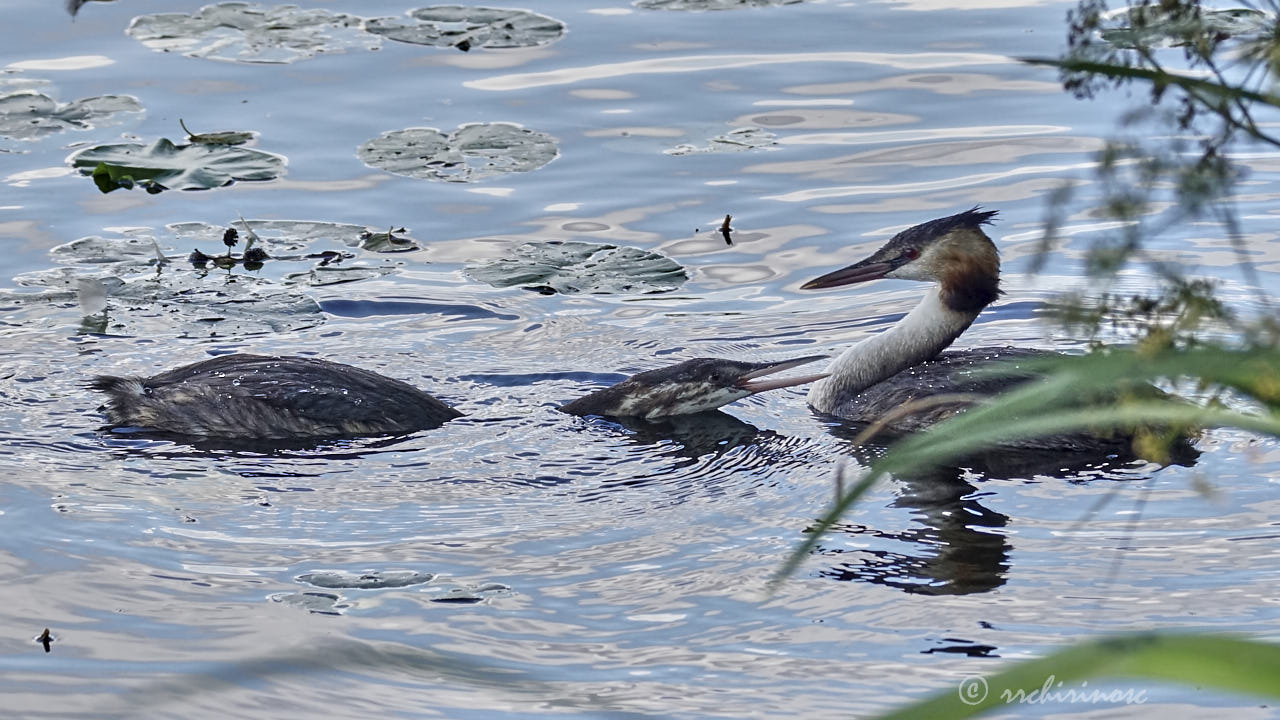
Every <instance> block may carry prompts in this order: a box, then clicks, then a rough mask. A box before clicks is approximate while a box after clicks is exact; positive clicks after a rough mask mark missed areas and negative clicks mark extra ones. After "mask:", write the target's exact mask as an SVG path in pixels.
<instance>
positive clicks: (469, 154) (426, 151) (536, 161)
mask: <svg viewBox="0 0 1280 720" xmlns="http://www.w3.org/2000/svg"><path fill="white" fill-rule="evenodd" d="M559 154H560V151H559V149H558V148H557V147H556V141H555V139H554V138H552V137H551V136H550V135H548V134H546V133H543V132H538V131H537V130H529V129H528V128H523V127H521V126H519V125H514V124H511V123H474V124H469V125H462V126H460V127H459V128H458V129H457V130H454V131H453V132H452V133H448V134H446V133H444V132H442V131H440V130H436V129H435V128H407V129H405V130H392V131H390V132H385V133H383V134H382V135H381V136H379V137H376V138H374V139H373V140H370V141H368V142H366V143H365V144H363V145H361V146H360V147H359V149H357V150H356V155H358V156H359V157H360V159H361V160H363V161H364V163H365V164H366V165H368V166H370V167H375V168H379V169H381V170H386V171H387V172H390V173H395V174H396V175H407V176H409V177H414V178H422V179H424V180H443V181H446V182H476V181H478V180H483V179H485V178H488V177H493V176H495V175H501V174H504V173H513V172H529V171H530V170H537V169H538V168H540V167H542V166H543V165H546V164H547V163H549V162H551V161H552V160H554V159H556V157H557V156H558V155H559Z"/></svg>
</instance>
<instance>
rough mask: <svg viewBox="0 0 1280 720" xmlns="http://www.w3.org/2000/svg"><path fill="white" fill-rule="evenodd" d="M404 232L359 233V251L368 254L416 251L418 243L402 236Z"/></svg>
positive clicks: (401, 230)
mask: <svg viewBox="0 0 1280 720" xmlns="http://www.w3.org/2000/svg"><path fill="white" fill-rule="evenodd" d="M404 232H406V230H405V229H404V228H400V229H399V230H394V229H388V230H387V231H386V232H370V231H368V230H366V231H364V232H362V233H360V249H361V250H368V251H370V252H380V253H396V252H408V251H410V250H418V249H419V248H418V243H416V242H414V241H413V240H412V239H411V238H408V237H406V236H404V235H403V234H401V235H397V234H396V233H404Z"/></svg>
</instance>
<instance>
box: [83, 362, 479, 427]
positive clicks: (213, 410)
mask: <svg viewBox="0 0 1280 720" xmlns="http://www.w3.org/2000/svg"><path fill="white" fill-rule="evenodd" d="M89 387H91V388H92V389H94V390H98V391H100V392H104V393H106V394H107V404H106V410H107V417H108V418H109V419H110V421H111V423H112V424H113V425H116V426H131V427H139V428H146V429H148V430H158V431H161V432H167V433H174V434H177V435H195V436H202V437H220V438H252V439H258V440H283V439H296V438H309V437H317V438H318V437H340V436H344V435H397V434H402V433H410V432H414V431H417V430H425V429H428V428H436V427H440V426H441V425H443V424H444V423H446V422H448V421H450V420H452V419H453V418H456V417H461V415H462V413H460V412H458V411H457V410H454V409H453V408H451V407H449V406H448V405H446V404H444V403H442V402H440V401H439V400H437V399H435V398H434V397H432V396H431V395H428V394H427V393H425V392H423V391H421V390H419V389H418V388H416V387H414V386H412V385H410V384H408V383H405V382H401V381H399V380H393V379H391V378H389V377H386V376H385V375H379V374H378V373H375V372H371V371H369V370H362V369H361V368H358V367H353V366H351V365H343V364H341V363H335V362H329V361H328V360H318V359H315V358H304V357H267V356H263V355H222V356H219V357H215V358H210V359H208V360H201V361H200V362H197V363H192V364H190V365H183V366H182V367H180V368H175V369H173V370H170V371H168V372H163V373H160V374H159V375H153V376H151V377H148V378H141V377H114V376H111V375H99V376H98V377H96V378H94V379H93V381H92V382H91V383H90V384H89Z"/></svg>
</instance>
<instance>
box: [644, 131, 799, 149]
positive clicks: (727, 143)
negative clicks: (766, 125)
mask: <svg viewBox="0 0 1280 720" xmlns="http://www.w3.org/2000/svg"><path fill="white" fill-rule="evenodd" d="M776 138H777V136H775V135H774V134H773V133H771V132H768V131H767V130H762V129H761V128H758V127H742V128H737V129H736V130H730V131H729V132H727V133H725V134H723V135H717V136H715V137H713V138H711V140H710V141H709V142H708V143H707V144H706V145H705V146H703V147H697V146H694V145H677V146H675V147H673V148H671V149H670V150H665V151H664V152H665V153H666V154H668V155H692V154H694V153H712V152H742V151H744V150H759V149H761V148H768V147H772V146H774V145H777V144H778V141H777V139H776Z"/></svg>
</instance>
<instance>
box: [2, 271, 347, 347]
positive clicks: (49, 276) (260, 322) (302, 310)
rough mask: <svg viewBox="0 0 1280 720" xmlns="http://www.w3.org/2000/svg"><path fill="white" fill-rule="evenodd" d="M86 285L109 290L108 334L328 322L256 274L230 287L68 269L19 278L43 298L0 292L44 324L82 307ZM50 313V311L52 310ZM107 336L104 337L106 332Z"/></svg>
mask: <svg viewBox="0 0 1280 720" xmlns="http://www.w3.org/2000/svg"><path fill="white" fill-rule="evenodd" d="M85 279H91V280H97V281H100V283H101V284H100V285H97V284H95V285H94V287H95V288H100V289H102V290H104V291H105V292H106V310H105V312H106V314H107V317H108V318H109V320H108V322H107V323H106V325H105V327H106V330H105V332H110V333H112V334H118V335H130V336H136V337H169V336H173V335H174V334H175V332H176V334H177V335H179V336H185V337H206V336H215V335H222V336H226V335H257V334H262V333H269V332H287V331H292V330H301V329H303V328H309V327H315V326H317V325H322V324H324V321H325V318H324V314H323V313H322V312H321V310H320V306H319V304H317V303H316V301H315V300H313V299H311V298H310V297H307V296H306V295H303V294H301V293H300V292H299V291H298V290H296V289H288V288H282V287H279V286H278V285H277V284H275V283H273V282H271V281H268V280H263V279H260V278H255V277H251V276H245V275H238V276H235V277H234V282H228V279H227V276H226V275H223V274H222V273H209V274H208V275H205V274H202V273H196V272H191V271H177V272H175V271H167V272H161V273H159V274H157V273H156V271H155V270H151V271H149V272H146V273H142V274H139V275H135V276H131V277H124V278H121V277H119V276H118V275H113V274H103V273H102V271H101V269H100V268H99V269H92V270H86V269H83V268H78V267H61V268H55V269H53V270H42V271H37V272H31V273H24V274H22V275H19V276H18V277H15V278H14V283H15V284H16V285H18V286H21V287H40V288H44V290H43V292H39V293H31V292H24V293H11V292H7V291H0V302H5V303H6V304H10V303H12V304H14V305H17V306H19V307H20V308H27V309H29V310H30V311H31V312H32V313H33V314H34V317H32V318H26V319H24V322H27V321H30V322H32V323H38V322H39V320H40V319H41V315H40V312H41V311H42V310H44V309H46V308H48V307H49V306H50V305H51V304H66V305H72V306H79V305H80V304H81V303H80V292H81V288H82V287H83V282H84V280H85ZM45 312H46V314H47V310H46V311H45ZM99 332H103V331H99Z"/></svg>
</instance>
